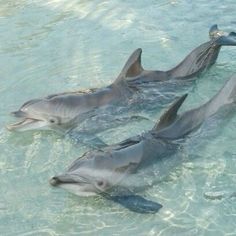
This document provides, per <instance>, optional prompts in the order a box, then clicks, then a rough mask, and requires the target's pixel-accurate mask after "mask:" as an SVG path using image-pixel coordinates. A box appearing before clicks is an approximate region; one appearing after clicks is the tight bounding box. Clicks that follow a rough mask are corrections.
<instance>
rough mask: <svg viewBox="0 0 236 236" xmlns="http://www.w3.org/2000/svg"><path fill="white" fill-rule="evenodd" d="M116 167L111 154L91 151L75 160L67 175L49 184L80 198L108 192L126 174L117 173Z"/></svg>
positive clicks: (57, 177) (58, 176) (54, 179)
mask: <svg viewBox="0 0 236 236" xmlns="http://www.w3.org/2000/svg"><path fill="white" fill-rule="evenodd" d="M115 166H116V163H114V160H112V157H111V154H110V153H109V152H106V151H105V152H104V151H101V150H95V151H90V152H87V153H85V154H84V155H83V156H82V157H80V158H78V159H77V160H75V161H74V162H73V163H72V165H71V166H70V168H69V169H68V170H67V171H66V172H65V173H63V174H60V175H57V176H54V177H53V178H51V179H50V181H49V182H50V184H51V185H52V186H57V187H61V188H64V189H66V190H68V191H69V192H72V193H74V194H76V195H78V196H91V195H95V194H97V193H101V192H106V191H107V190H109V189H110V188H111V187H113V186H114V185H116V184H117V183H118V182H120V180H121V178H123V177H124V173H121V172H120V171H117V170H116V168H115Z"/></svg>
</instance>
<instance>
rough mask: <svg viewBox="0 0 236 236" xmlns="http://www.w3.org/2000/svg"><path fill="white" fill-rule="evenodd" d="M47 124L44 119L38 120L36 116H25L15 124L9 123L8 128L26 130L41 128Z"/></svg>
mask: <svg viewBox="0 0 236 236" xmlns="http://www.w3.org/2000/svg"><path fill="white" fill-rule="evenodd" d="M45 125H46V122H45V121H43V120H38V119H34V118H23V120H21V121H19V122H16V123H14V124H9V125H7V126H6V128H7V129H8V130H10V131H26V130H32V129H39V128H42V127H44V126H45Z"/></svg>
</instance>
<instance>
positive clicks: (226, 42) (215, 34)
mask: <svg viewBox="0 0 236 236" xmlns="http://www.w3.org/2000/svg"><path fill="white" fill-rule="evenodd" d="M209 37H210V39H211V40H214V42H215V43H216V44H217V45H219V46H235V45H236V33H235V32H231V33H229V34H228V35H226V34H225V33H224V32H223V31H221V30H219V29H218V26H217V25H213V26H212V27H211V28H210V30H209Z"/></svg>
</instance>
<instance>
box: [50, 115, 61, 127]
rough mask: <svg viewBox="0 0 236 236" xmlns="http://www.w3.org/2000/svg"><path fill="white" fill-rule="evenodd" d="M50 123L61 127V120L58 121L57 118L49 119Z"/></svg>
mask: <svg viewBox="0 0 236 236" xmlns="http://www.w3.org/2000/svg"><path fill="white" fill-rule="evenodd" d="M49 122H50V123H51V124H57V125H60V120H59V119H57V118H56V117H51V118H50V119H49Z"/></svg>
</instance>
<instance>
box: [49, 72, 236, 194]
mask: <svg viewBox="0 0 236 236" xmlns="http://www.w3.org/2000/svg"><path fill="white" fill-rule="evenodd" d="M186 97H187V94H185V95H184V96H182V97H180V98H179V99H178V100H176V101H175V102H174V103H173V104H172V105H171V106H170V108H169V109H168V110H167V111H166V112H165V113H164V114H163V115H162V116H161V118H160V120H159V122H157V124H156V125H155V126H154V127H153V129H152V130H150V131H148V132H146V133H144V134H143V135H139V136H136V137H132V138H129V139H127V140H125V141H123V142H120V143H117V144H114V145H110V146H107V147H105V148H103V149H100V150H95V151H89V152H87V153H85V154H84V155H83V156H82V157H80V158H78V159H77V160H75V161H74V162H73V163H72V165H71V166H70V167H69V169H68V170H66V172H65V173H63V174H61V175H57V176H55V177H53V178H52V179H51V180H50V183H51V185H53V186H59V187H62V188H64V189H67V190H69V191H70V192H72V193H74V194H76V195H79V196H85V195H86V196H88V195H94V194H101V193H104V192H105V193H108V194H109V192H111V191H112V189H117V188H118V189H119V187H127V186H130V182H129V181H130V180H131V179H132V178H134V177H135V176H137V175H138V174H139V173H140V172H142V171H143V170H144V171H145V170H147V171H148V168H149V167H150V166H152V165H154V164H156V165H158V163H161V162H160V160H161V159H163V158H167V157H168V156H170V158H171V155H170V154H171V153H172V152H175V151H176V148H177V147H179V145H180V144H178V142H177V140H181V141H182V142H183V140H184V138H185V137H186V136H187V135H188V134H190V133H191V132H193V131H196V130H197V129H198V128H199V127H200V126H201V125H202V124H203V123H204V122H205V121H207V119H209V118H210V117H212V116H214V115H216V114H219V112H220V111H222V109H223V110H224V109H225V108H226V107H227V108H230V110H232V107H233V106H235V100H236V76H234V77H232V78H231V79H229V80H228V81H227V82H226V83H225V85H224V86H223V87H222V89H221V90H220V91H219V92H218V93H217V94H216V95H215V96H214V97H213V98H212V99H210V100H209V101H208V102H206V103H205V104H203V105H201V106H199V107H197V108H195V109H192V110H189V111H186V112H183V113H182V114H178V110H179V108H180V107H181V105H182V103H183V102H184V100H185V99H186ZM149 173H150V172H149V171H148V174H149Z"/></svg>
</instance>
